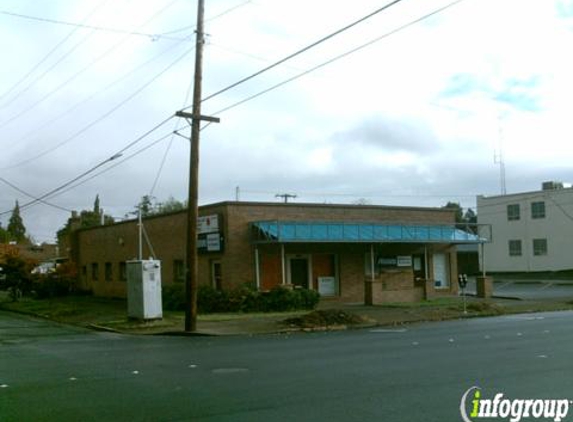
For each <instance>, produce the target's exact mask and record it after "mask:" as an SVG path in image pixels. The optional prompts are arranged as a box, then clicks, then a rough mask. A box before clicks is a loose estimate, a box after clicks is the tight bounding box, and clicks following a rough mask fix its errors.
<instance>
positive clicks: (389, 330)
mask: <svg viewBox="0 0 573 422" xmlns="http://www.w3.org/2000/svg"><path fill="white" fill-rule="evenodd" d="M406 331H408V330H406V329H405V328H396V329H392V328H375V329H373V330H370V332H371V333H405V332H406Z"/></svg>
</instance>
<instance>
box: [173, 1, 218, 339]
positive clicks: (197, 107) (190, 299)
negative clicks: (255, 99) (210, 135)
mask: <svg viewBox="0 0 573 422" xmlns="http://www.w3.org/2000/svg"><path fill="white" fill-rule="evenodd" d="M204 15H205V0H199V1H198V6H197V30H196V41H195V79H194V85H193V109H192V113H187V112H184V111H182V110H181V111H178V112H176V113H175V115H176V116H177V117H183V118H185V119H186V120H187V121H188V122H189V121H190V124H191V156H190V164H189V195H188V209H187V246H186V249H187V251H186V255H187V271H186V274H185V297H186V305H187V306H186V308H185V331H188V332H193V331H196V330H197V287H198V278H199V271H198V270H199V265H198V264H199V257H198V255H197V221H198V219H199V206H198V202H199V134H200V131H201V121H202V120H203V121H209V122H215V123H218V122H219V119H218V118H216V117H208V116H202V115H201V83H202V79H203V44H204V37H205V33H204V30H203V18H204Z"/></svg>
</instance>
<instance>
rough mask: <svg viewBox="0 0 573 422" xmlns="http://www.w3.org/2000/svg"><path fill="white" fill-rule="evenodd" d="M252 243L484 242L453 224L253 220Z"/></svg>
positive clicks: (483, 239)
mask: <svg viewBox="0 0 573 422" xmlns="http://www.w3.org/2000/svg"><path fill="white" fill-rule="evenodd" d="M251 227H252V230H253V236H254V237H253V240H254V242H255V243H269V242H278V243H292V242H306V243H320V242H326V243H328V242H330V243H360V242H364V243H386V242H388V243H389V242H396V243H459V244H461V243H485V242H488V239H485V238H482V237H480V236H478V235H476V234H474V233H472V232H471V231H469V230H468V231H465V230H461V229H459V228H456V227H455V226H454V225H411V224H381V223H335V222H312V221H256V222H253V223H251Z"/></svg>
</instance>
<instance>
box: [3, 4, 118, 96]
mask: <svg viewBox="0 0 573 422" xmlns="http://www.w3.org/2000/svg"><path fill="white" fill-rule="evenodd" d="M108 1H109V0H103V1H101V2H100V3H99V4H98V5H97V6H96V7H95V8H94V9H93V10H92V11H91V12H90V13H88V14H87V15H86V17H85V18H84V19H83V20H82V23H84V22H86V21H87V20H88V19H89V18H91V17H92V16H93V15H94V14H95V12H96V11H97V10H99V9H100V8H101V7H102V6H103V5H104V4H106V3H107V2H108ZM77 30H78V28H74V29H72V30H71V31H70V32H69V33H68V35H66V36H65V37H64V38H63V39H62V40H61V41H60V42H58V43H57V44H56V45H55V46H54V47H53V48H52V49H51V50H50V51H48V53H47V54H46V55H45V56H44V57H43V58H42V59H41V60H40V61H39V62H38V63H36V64H35V65H34V66H32V68H31V69H30V70H29V71H28V72H27V73H26V74H25V75H24V76H22V77H21V78H20V79H19V80H18V81H17V82H16V83H15V84H13V85H12V86H11V87H10V88H9V89H8V90H7V91H5V92H4V93H3V94H2V95H0V100H1V99H3V98H4V97H6V96H7V95H9V94H10V93H11V92H12V91H14V90H15V89H16V88H17V87H18V86H19V85H20V84H22V83H23V82H24V81H25V80H26V79H28V78H29V77H30V75H32V74H33V73H34V72H35V71H36V69H38V68H39V67H40V66H41V65H42V64H43V63H44V62H45V61H46V60H48V58H50V56H52V54H54V53H55V52H56V51H57V50H58V48H60V47H61V46H62V45H63V44H65V42H66V41H67V40H68V39H70V38H71V37H72V36H73V35H74V34H75V33H76V31H77ZM2 107H4V106H2Z"/></svg>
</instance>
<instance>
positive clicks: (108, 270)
mask: <svg viewBox="0 0 573 422" xmlns="http://www.w3.org/2000/svg"><path fill="white" fill-rule="evenodd" d="M112 280H113V267H112V266H111V262H106V263H105V281H112Z"/></svg>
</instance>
